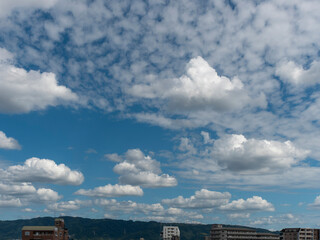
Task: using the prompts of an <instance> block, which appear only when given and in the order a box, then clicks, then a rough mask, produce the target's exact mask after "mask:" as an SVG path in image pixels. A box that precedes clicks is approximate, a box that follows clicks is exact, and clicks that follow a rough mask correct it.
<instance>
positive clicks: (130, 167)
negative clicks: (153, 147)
mask: <svg viewBox="0 0 320 240" xmlns="http://www.w3.org/2000/svg"><path fill="white" fill-rule="evenodd" d="M113 171H114V172H115V173H117V174H119V175H120V177H119V180H120V183H121V184H129V185H140V186H142V187H151V188H153V187H173V186H176V185H177V180H176V179H175V178H174V177H172V176H169V175H168V174H161V169H160V163H159V162H158V161H156V160H154V159H152V158H151V157H150V156H145V155H144V154H143V152H142V151H141V150H139V149H130V150H128V151H127V152H126V154H125V160H123V161H122V162H120V163H118V164H117V165H116V166H115V167H114V168H113Z"/></svg>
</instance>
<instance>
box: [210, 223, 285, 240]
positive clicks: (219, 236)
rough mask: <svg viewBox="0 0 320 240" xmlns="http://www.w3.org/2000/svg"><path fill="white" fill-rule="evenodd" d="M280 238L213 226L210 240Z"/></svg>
mask: <svg viewBox="0 0 320 240" xmlns="http://www.w3.org/2000/svg"><path fill="white" fill-rule="evenodd" d="M279 239H280V236H279V235H278V234H273V233H258V232H256V231H255V230H253V229H249V228H234V227H223V226H222V224H213V225H212V228H211V230H210V240H279Z"/></svg>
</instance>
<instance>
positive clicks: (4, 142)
mask: <svg viewBox="0 0 320 240" xmlns="http://www.w3.org/2000/svg"><path fill="white" fill-rule="evenodd" d="M0 148H2V149H17V150H20V149H21V146H20V144H19V143H18V141H17V140H16V139H14V138H12V137H7V136H6V134H5V133H4V132H2V131H0Z"/></svg>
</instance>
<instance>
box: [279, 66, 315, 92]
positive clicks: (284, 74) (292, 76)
mask: <svg viewBox="0 0 320 240" xmlns="http://www.w3.org/2000/svg"><path fill="white" fill-rule="evenodd" d="M319 69H320V62H319V61H313V62H312V63H311V65H310V67H309V68H308V69H304V68H303V67H302V66H301V65H298V64H296V63H295V62H293V61H284V62H281V63H279V64H278V65H277V67H276V70H275V73H276V75H277V76H279V77H280V79H282V80H283V81H284V82H287V83H291V84H293V85H299V86H310V85H313V84H316V83H320V79H319V75H320V70H319Z"/></svg>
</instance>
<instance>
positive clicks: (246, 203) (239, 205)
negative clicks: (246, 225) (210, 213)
mask: <svg viewBox="0 0 320 240" xmlns="http://www.w3.org/2000/svg"><path fill="white" fill-rule="evenodd" d="M220 210H224V211H274V206H273V205H272V203H270V202H268V201H267V200H265V199H262V197H259V196H253V197H252V198H248V199H246V200H244V199H238V200H234V201H232V202H230V203H228V204H225V205H222V206H220Z"/></svg>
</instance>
